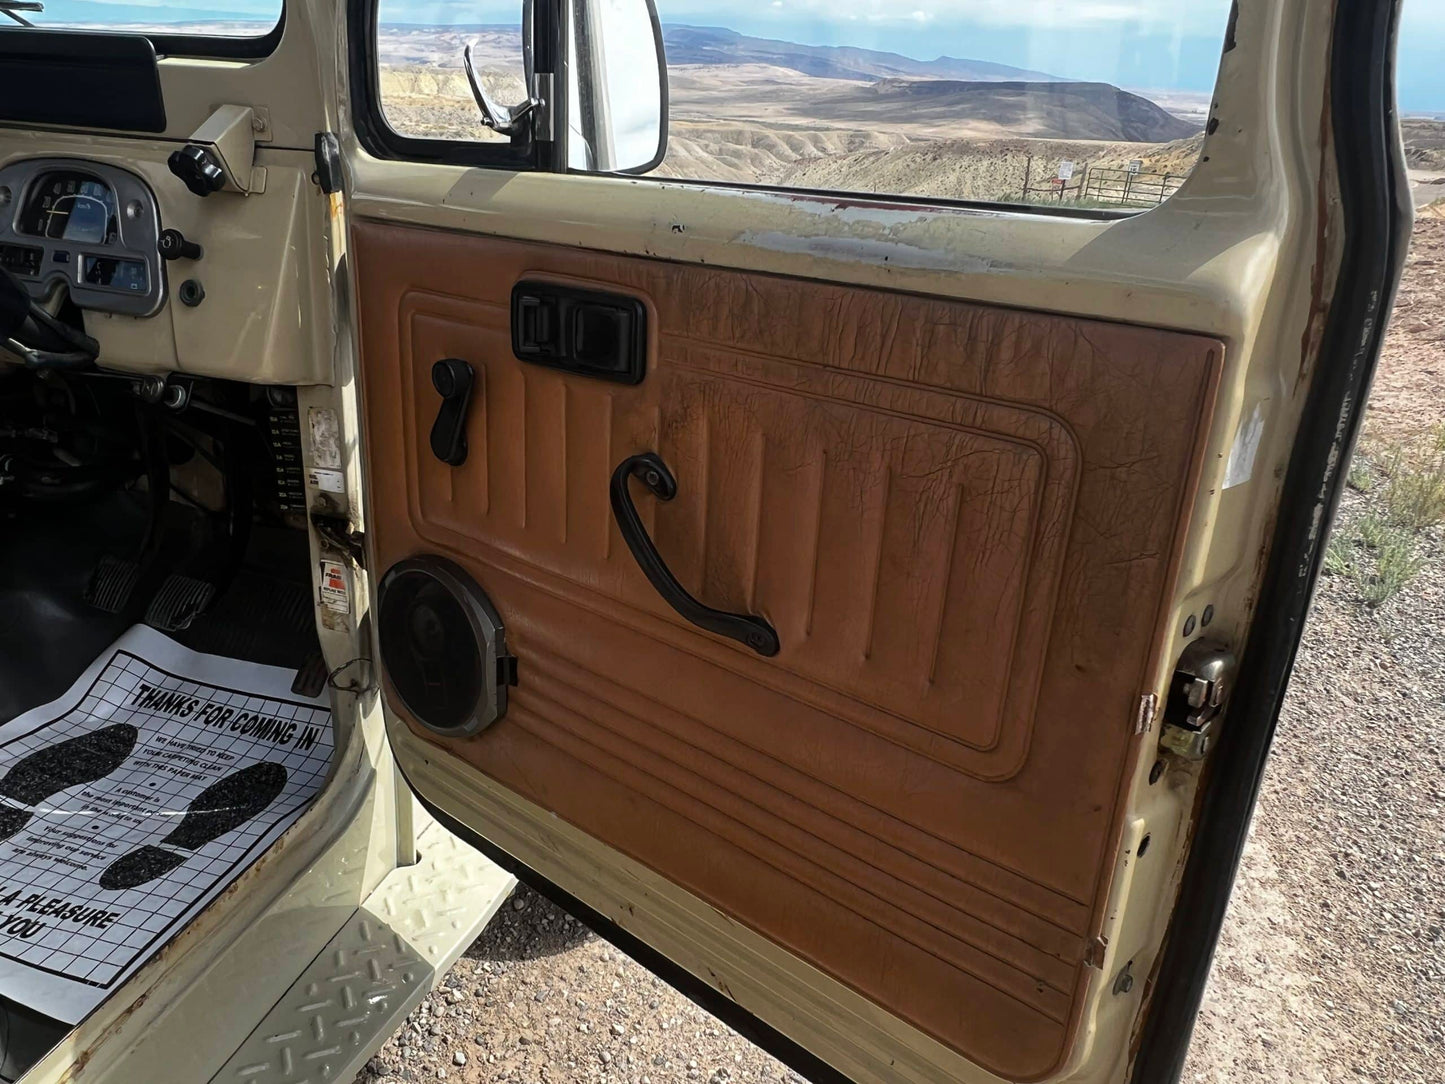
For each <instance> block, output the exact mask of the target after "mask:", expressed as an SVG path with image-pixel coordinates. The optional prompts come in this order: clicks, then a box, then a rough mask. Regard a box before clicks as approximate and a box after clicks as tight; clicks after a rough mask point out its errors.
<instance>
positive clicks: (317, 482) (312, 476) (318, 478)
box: [306, 467, 346, 493]
mask: <svg viewBox="0 0 1445 1084" xmlns="http://www.w3.org/2000/svg"><path fill="white" fill-rule="evenodd" d="M306 484H307V485H308V486H310V487H311V488H312V489H319V490H321V492H322V493H345V492H346V476H345V475H344V474H342V473H341V472H340V471H339V470H320V469H318V468H316V467H312V468H311V469H310V470H309V471H307V472H306Z"/></svg>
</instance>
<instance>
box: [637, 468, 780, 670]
mask: <svg viewBox="0 0 1445 1084" xmlns="http://www.w3.org/2000/svg"><path fill="white" fill-rule="evenodd" d="M630 478H636V479H637V480H638V481H640V482H641V483H642V484H643V485H645V486H646V487H647V488H648V489H650V490H651V491H652V493H653V495H654V496H656V497H657V498H658V499H659V500H664V501H670V500H672V498H673V497H675V496H677V479H676V478H674V477H673V476H672V471H670V470H668V469H667V464H666V463H664V462H663V461H662V457H661V456H659V455H657V454H656V453H655V452H643V453H642V454H641V455H634V456H629V457H628V458H626V459H624V460H623V461H622V462H621V463H619V464H617V469H616V470H614V471H613V472H612V485H611V497H612V515H613V518H615V519H616V520H617V528H618V530H620V531H621V532H622V540H623V541H624V542H626V543H627V548H628V549H630V550H631V551H632V556H633V557H635V558H636V559H637V563H638V564H639V565H640V566H642V571H643V573H644V574H646V576H647V578H648V580H649V581H650V582H651V583H652V586H653V587H655V588H657V593H658V594H659V595H661V596H662V597H663V598H664V599H665V600H666V601H667V604H668V605H669V606H671V607H672V608H673V609H674V610H676V611H677V612H678V613H679V614H681V615H682V616H683V617H685V618H687V620H689V621H691V622H692V623H693V624H694V625H696V626H697V627H698V628H700V629H706V630H707V631H708V632H712V633H716V634H717V635H718V636H726V637H728V639H730V640H736V641H738V642H739V643H742V644H747V646H748V647H750V648H752V649H753V650H754V651H756V652H757V653H758V654H759V655H768V656H772V655H776V654H777V653H778V648H779V646H780V645H779V643H778V634H777V633H776V632H775V631H774V630H773V626H772V625H769V624H768V623H767V622H766V621H764V620H763V619H762V618H761V617H754V616H753V615H752V614H734V613H728V612H727V611H726V610H714V609H713V608H712V607H711V606H707V605H704V604H703V603H701V602H699V601H698V600H697V599H695V598H693V597H692V596H691V595H690V594H688V593H687V589H686V588H685V587H683V586H682V584H680V583H678V582H677V577H675V576H674V575H673V574H672V573H671V572H670V571H668V568H667V564H666V563H665V562H664V561H663V559H662V555H661V554H660V553H658V552H657V547H656V546H654V545H653V544H652V539H651V538H649V537H648V535H647V528H646V527H645V526H643V523H642V517H641V516H639V515H638V514H637V508H636V507H635V506H634V505H633V503H632V495H631V494H630V493H628V491H627V483H628V480H629V479H630Z"/></svg>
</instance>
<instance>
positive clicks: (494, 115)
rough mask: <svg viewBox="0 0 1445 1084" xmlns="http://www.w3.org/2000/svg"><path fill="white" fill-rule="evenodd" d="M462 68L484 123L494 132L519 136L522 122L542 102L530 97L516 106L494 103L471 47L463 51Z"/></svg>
mask: <svg viewBox="0 0 1445 1084" xmlns="http://www.w3.org/2000/svg"><path fill="white" fill-rule="evenodd" d="M462 67H463V68H465V69H466V72H467V83H468V84H470V86H471V88H472V97H473V98H474V99H476V103H477V108H478V109H479V110H481V113H482V123H483V124H485V125H486V126H487V127H488V128H490V129H492V131H494V132H500V133H501V134H502V135H509V136H514V135H518V134H519V133H520V132H521V131H522V121H523V120H525V119H526V117H527V115H528V114H529V113H531V112H532V111H533V110H534V109H536V108H538V107H539V106H540V105H542V100H541V99H540V98H536V97H528V98H527V100H526V101H524V102H521V103H520V104H518V105H514V106H505V105H500V104H498V103H497V102H495V101H493V99H492V96H491V95H490V94H488V93H487V91H486V88H485V87H483V86H482V81H481V79H480V78H479V77H478V75H477V70H476V68H475V67H474V66H473V64H472V47H471V46H470V45H468V46H467V47H466V48H465V49H463V50H462ZM529 93H530V88H529Z"/></svg>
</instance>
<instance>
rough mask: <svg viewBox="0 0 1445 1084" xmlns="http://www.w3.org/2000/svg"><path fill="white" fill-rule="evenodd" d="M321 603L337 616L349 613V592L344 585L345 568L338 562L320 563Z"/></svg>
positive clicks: (345, 584)
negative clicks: (337, 614)
mask: <svg viewBox="0 0 1445 1084" xmlns="http://www.w3.org/2000/svg"><path fill="white" fill-rule="evenodd" d="M321 601H322V603H323V604H324V605H325V606H326V608H327V609H329V610H335V611H336V612H337V613H339V614H349V613H350V612H351V590H350V588H349V587H348V586H347V583H346V566H345V565H343V564H342V563H341V562H340V561H322V562H321Z"/></svg>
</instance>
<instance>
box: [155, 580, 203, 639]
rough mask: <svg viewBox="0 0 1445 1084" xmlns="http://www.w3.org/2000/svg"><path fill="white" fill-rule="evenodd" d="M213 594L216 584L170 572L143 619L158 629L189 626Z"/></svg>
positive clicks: (179, 628) (175, 630)
mask: <svg viewBox="0 0 1445 1084" xmlns="http://www.w3.org/2000/svg"><path fill="white" fill-rule="evenodd" d="M215 597H216V585H215V584H213V583H209V582H207V581H206V580H198V579H195V578H194V577H191V576H182V575H180V574H179V573H175V572H173V573H171V575H169V576H167V577H166V582H165V583H164V584H162V585H161V589H160V590H159V591H158V592H156V597H155V598H153V599H151V604H150V607H149V608H148V609H147V610H146V617H145V623H146V624H147V625H149V626H151V627H152V628H154V629H159V630H160V631H161V632H179V631H180V630H181V629H185V628H190V625H191V622H192V621H194V620H195V619H196V618H197V617H199V616H200V615H201V613H202V612H204V610H205V609H206V607H207V606H209V605H210V604H211V600H212V599H213V598H215Z"/></svg>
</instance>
